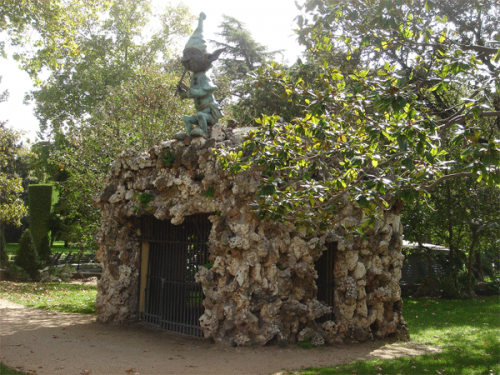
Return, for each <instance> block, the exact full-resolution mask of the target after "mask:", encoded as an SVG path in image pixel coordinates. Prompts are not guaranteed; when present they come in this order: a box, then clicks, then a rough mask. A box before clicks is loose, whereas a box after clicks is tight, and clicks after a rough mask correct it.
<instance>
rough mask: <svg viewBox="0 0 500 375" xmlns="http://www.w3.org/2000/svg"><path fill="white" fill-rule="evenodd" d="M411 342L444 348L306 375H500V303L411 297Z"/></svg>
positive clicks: (407, 309)
mask: <svg viewBox="0 0 500 375" xmlns="http://www.w3.org/2000/svg"><path fill="white" fill-rule="evenodd" d="M403 316H404V317H405V320H406V322H407V323H408V328H409V330H410V335H411V340H412V341H413V342H416V343H420V344H426V345H432V346H440V347H441V348H442V349H443V351H442V352H441V353H438V354H432V355H423V356H418V357H405V358H399V359H397V360H371V361H360V362H356V363H354V364H349V365H342V366H336V367H324V368H310V369H307V370H305V371H303V372H300V374H302V375H317V374H321V375H327V374H328V375H330V374H348V375H351V374H356V375H361V374H418V375H422V374H438V375H445V374H446V375H448V374H470V375H472V374H474V375H476V374H485V375H486V374H487V375H493V374H500V361H499V359H500V299H499V297H498V296H496V297H485V298H481V299H476V300H440V299H425V298H421V299H406V300H405V305H404V310H403Z"/></svg>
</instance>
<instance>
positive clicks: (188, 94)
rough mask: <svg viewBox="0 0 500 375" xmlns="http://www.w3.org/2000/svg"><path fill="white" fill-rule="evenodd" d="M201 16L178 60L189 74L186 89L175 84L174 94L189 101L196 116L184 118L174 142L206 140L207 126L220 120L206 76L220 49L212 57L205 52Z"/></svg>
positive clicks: (203, 16)
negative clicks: (194, 138)
mask: <svg viewBox="0 0 500 375" xmlns="http://www.w3.org/2000/svg"><path fill="white" fill-rule="evenodd" d="M205 18H206V15H205V13H201V14H200V18H199V20H198V27H197V28H196V30H195V31H194V33H193V35H192V36H191V37H190V38H189V40H188V42H187V43H186V46H185V47H184V52H183V56H182V61H181V62H182V65H183V66H184V67H185V68H186V71H188V70H189V71H190V72H192V73H194V74H193V76H192V77H191V81H190V85H189V87H188V86H186V85H184V84H183V83H182V78H184V75H183V76H182V78H181V82H179V85H178V86H177V92H178V93H179V95H180V97H181V99H193V100H194V104H195V108H196V114H195V115H192V116H184V126H185V128H186V132H179V133H177V134H175V135H174V138H175V139H179V140H182V139H184V138H186V137H188V136H191V137H206V136H207V135H208V126H211V125H215V124H216V123H217V121H218V120H219V119H220V118H221V117H222V113H221V111H220V108H219V105H218V104H217V103H216V102H215V99H214V95H213V94H214V91H215V90H216V89H217V87H216V86H214V85H213V84H212V81H211V80H210V78H209V77H208V76H207V74H206V72H207V71H208V70H209V69H210V68H211V67H212V63H213V62H214V61H215V60H217V58H218V57H219V56H220V54H221V53H222V52H223V51H224V49H218V50H217V51H215V52H213V53H208V52H207V46H206V43H205V40H204V39H203V21H204V20H205Z"/></svg>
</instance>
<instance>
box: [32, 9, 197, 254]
mask: <svg viewBox="0 0 500 375" xmlns="http://www.w3.org/2000/svg"><path fill="white" fill-rule="evenodd" d="M153 16H154V17H153ZM153 18H156V21H158V22H156V23H154V22H152V21H153ZM190 21H191V15H190V14H189V12H188V10H187V8H186V7H185V6H184V5H178V6H176V7H170V6H169V7H167V8H166V9H165V12H164V13H161V14H158V15H153V12H152V9H151V7H150V2H149V1H147V0H141V1H131V0H118V1H115V2H114V3H113V4H112V5H111V6H110V7H109V10H108V12H107V13H105V14H103V15H102V17H100V18H98V19H92V18H91V19H89V20H88V22H87V23H85V24H84V25H83V26H82V27H80V29H79V34H78V35H77V36H76V37H75V43H77V44H78V53H76V54H70V53H67V54H62V55H61V56H60V60H59V65H57V66H55V67H54V68H53V69H52V71H51V75H50V77H49V78H48V79H47V81H46V82H45V83H44V84H43V85H42V86H40V87H39V88H38V89H37V90H35V91H34V92H33V93H32V95H33V99H34V100H35V101H36V115H37V117H38V118H39V120H40V124H41V130H42V131H45V132H46V135H47V138H46V139H45V140H44V141H42V142H39V143H38V144H37V145H35V146H34V148H33V151H36V152H38V155H39V157H38V162H37V163H36V165H37V168H36V174H37V176H40V177H41V178H43V177H45V178H49V179H51V180H55V181H57V182H58V184H57V185H58V191H59V192H60V194H61V195H60V202H59V204H58V206H57V207H56V208H55V210H56V212H55V215H54V216H53V218H52V223H53V224H57V225H56V226H57V227H58V228H55V229H57V230H58V231H60V232H61V233H63V232H64V233H66V235H67V234H68V233H70V232H71V233H72V238H71V239H73V240H75V239H77V242H79V243H80V245H82V246H86V245H88V244H91V243H93V242H94V241H93V232H92V231H93V230H95V229H96V227H98V225H99V215H98V212H97V210H96V209H95V208H93V207H92V196H93V195H94V194H97V193H98V192H99V191H100V187H101V186H102V181H103V179H104V177H105V175H106V173H107V171H108V169H109V165H110V164H111V163H112V160H113V159H114V158H115V157H116V156H117V155H119V154H120V153H121V152H123V151H124V150H125V149H126V148H128V147H132V148H140V149H144V148H146V147H148V146H149V145H150V144H151V142H156V141H158V140H159V139H161V137H162V136H165V134H168V133H169V132H170V131H171V130H172V129H174V128H175V127H176V126H177V125H178V120H179V119H180V117H181V112H182V111H184V110H185V106H184V105H181V104H180V103H179V100H178V99H176V98H174V92H175V87H174V83H173V82H177V81H178V78H175V77H173V76H171V75H168V76H167V75H163V74H162V73H161V70H162V66H163V65H167V66H169V69H170V67H171V66H172V65H173V64H172V63H171V62H170V61H169V60H170V59H172V58H173V54H174V52H175V50H176V40H178V39H180V38H181V37H182V36H185V35H188V34H189V32H190V23H191V22H190ZM152 24H153V25H154V29H153V31H149V26H151V25H152ZM167 90H169V91H167ZM47 155H50V156H49V158H46V157H45V156H47ZM46 160H48V162H46ZM40 182H45V181H40ZM66 238H68V237H66Z"/></svg>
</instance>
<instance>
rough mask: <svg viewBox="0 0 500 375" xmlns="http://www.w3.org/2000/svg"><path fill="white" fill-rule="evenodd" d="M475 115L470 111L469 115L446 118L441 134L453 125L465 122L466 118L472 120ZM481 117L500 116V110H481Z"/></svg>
mask: <svg viewBox="0 0 500 375" xmlns="http://www.w3.org/2000/svg"><path fill="white" fill-rule="evenodd" d="M473 117H474V115H473V114H472V113H469V114H468V115H460V116H457V115H453V116H451V117H448V118H447V119H445V120H444V125H443V128H442V129H441V134H442V133H443V132H444V131H445V130H446V129H448V128H449V127H450V126H451V125H454V124H459V123H462V122H464V121H465V120H470V119H471V118H473ZM479 117H500V111H491V112H481V113H480V114H479Z"/></svg>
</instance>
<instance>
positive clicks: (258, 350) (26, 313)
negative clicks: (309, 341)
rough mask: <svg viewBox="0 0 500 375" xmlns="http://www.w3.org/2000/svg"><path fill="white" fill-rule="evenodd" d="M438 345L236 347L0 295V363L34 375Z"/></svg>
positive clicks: (257, 365)
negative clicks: (107, 322) (21, 302)
mask: <svg viewBox="0 0 500 375" xmlns="http://www.w3.org/2000/svg"><path fill="white" fill-rule="evenodd" d="M430 351H436V349H435V348H429V347H425V346H421V345H416V344H397V343H396V344H390V345H386V344H385V343H384V342H380V341H376V342H367V343H363V344H357V345H343V346H338V347H332V346H330V347H322V348H315V349H309V350H307V349H302V348H300V347H299V346H298V345H290V346H287V347H279V346H266V347H255V348H254V347H249V348H233V347H228V346H221V345H215V344H211V343H209V342H207V341H205V340H202V339H195V338H191V337H188V336H184V335H178V334H174V333H170V332H164V331H158V330H153V329H149V328H146V327H142V326H138V325H132V326H116V325H101V324H98V323H96V322H95V317H94V316H93V315H82V314H69V313H63V312H56V311H46V310H40V309H34V308H27V307H23V306H21V305H18V304H15V303H12V302H9V301H5V300H2V299H0V361H2V362H3V363H5V364H6V365H8V366H10V367H14V368H22V369H23V370H24V371H31V372H32V373H34V374H37V375H43V374H47V375H57V374H64V375H73V374H76V375H97V374H98V375H104V374H123V375H135V374H140V375H147V374H162V375H163V374H176V375H184V374H196V375H198V374H200V375H201V374H231V375H238V374H279V373H281V372H282V371H284V370H300V369H301V368H305V367H310V366H331V365H338V364H343V363H349V362H353V361H356V360H362V359H371V358H374V357H384V358H396V357H400V356H404V355H420V354H424V353H427V352H430Z"/></svg>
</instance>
